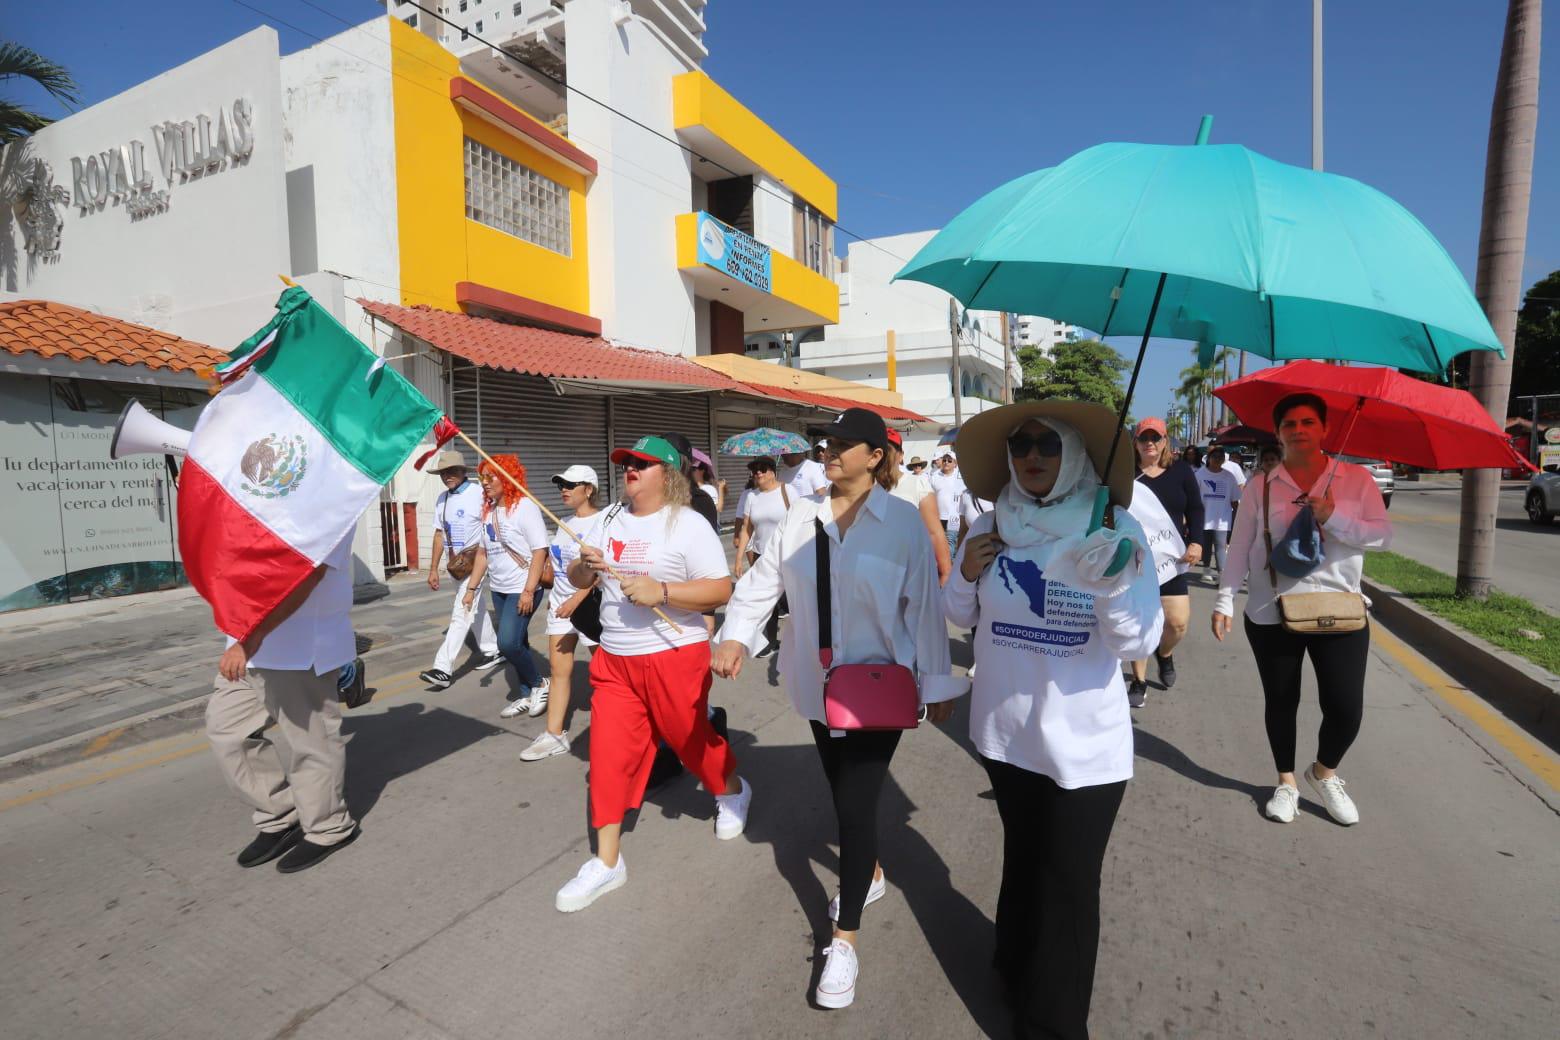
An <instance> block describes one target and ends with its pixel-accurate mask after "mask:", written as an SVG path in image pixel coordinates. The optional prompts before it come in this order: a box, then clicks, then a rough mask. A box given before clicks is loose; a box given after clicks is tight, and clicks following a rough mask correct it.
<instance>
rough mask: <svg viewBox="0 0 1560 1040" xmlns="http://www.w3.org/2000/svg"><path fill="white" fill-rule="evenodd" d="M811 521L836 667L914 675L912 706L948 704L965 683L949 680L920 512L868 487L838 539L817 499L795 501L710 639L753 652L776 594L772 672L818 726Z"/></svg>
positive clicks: (829, 512) (819, 671)
mask: <svg viewBox="0 0 1560 1040" xmlns="http://www.w3.org/2000/svg"><path fill="white" fill-rule="evenodd" d="M815 518H821V519H822V520H823V521H824V524H823V530H824V535H825V537H827V538H828V539H829V593H830V598H831V604H830V627H831V629H832V633H833V637H834V638H833V642H834V647H833V649H834V663H835V664H901V665H904V666H905V667H907V668H909V669H910V670H911V671H912V672H914V673H915V675H916V678H917V679H918V680H919V684H920V689H921V703H923V704H933V703H936V702H939V701H945V700H951V699H952V698H954V697H958V696H960V695H961V694H963V693H964V692H965V690H967V689H968V687H969V680H967V679H965V678H963V677H955V676H953V675H951V674H949V673H950V672H951V670H952V666H951V663H950V661H949V658H948V626H947V623H946V622H945V621H944V620H943V613H942V596H941V592H940V590H939V589H938V586H937V566H936V563H935V561H934V559H933V557H932V546H931V542H930V541H929V540H928V539H927V537H926V525H925V524H923V523H922V522H921V516H920V513H919V512H918V511H917V510H916V508H915V507H914V506H912V505H910V503H908V502H905V501H904V500H902V499H899V498H895V497H894V496H893V495H890V494H889V493H888V492H887V491H884V490H883V489H882V487H880V486H878V485H873V488H872V490H871V492H870V493H869V494H868V495H867V500H866V502H864V503H863V504H862V506H861V509H860V510H858V511H857V514H856V519H855V520H854V521H853V522H852V523H851V525H850V528H849V530H847V531H846V533H845V536H844V537H843V538H841V536H840V530H839V527H838V526H837V525H836V524H835V521H834V511H833V508H832V506H831V504H830V502H829V499H828V496H827V495H826V494H817V495H808V496H806V497H805V498H802V499H799V500H798V501H797V502H796V503H795V504H794V505H793V506H792V507H791V511H790V512H789V513H787V514H786V517H785V519H784V520H782V521H780V526H779V528H777V529H776V531H775V534H774V536H773V537H772V538H770V540H769V544H768V545H767V546H766V547H765V549H764V554H763V555H762V556H760V557H759V559H758V562H757V563H755V564H754V565H753V566H752V567H751V568H750V569H749V570H748V572H747V573H746V574H744V575H743V576H742V580H741V581H739V582H737V587H736V591H735V592H733V593H732V596H731V602H730V603H728V604H727V605H726V623H725V625H724V626H723V627H722V628H721V630H720V632H719V634H717V635H716V637H715V639H716V642H717V643H720V642H725V641H726V640H736V641H737V642H739V643H742V644H744V645H745V646H747V648H748V650H749V651H750V652H752V653H757V652H758V650H760V649H761V648H762V647H763V645H764V642H765V640H764V634H763V629H764V623H765V621H767V620H768V618H769V614H770V612H771V611H772V610H774V608H775V604H776V603H778V602H779V600H780V594H781V592H784V593H785V596H786V599H787V601H788V602H789V604H790V609H791V614H790V617H789V618H788V619H787V620H786V623H785V628H784V631H783V632H782V634H781V642H780V660H779V665H780V674H781V675H782V676H783V677H784V679H785V688H786V692H787V693H788V694H790V697H791V703H792V705H794V706H795V708H796V710H797V712H798V714H800V715H801V716H802V717H803V718H806V719H811V720H813V721H815V722H824V721H826V720H825V717H824V709H823V678H824V677H823V665H822V663H821V662H820V661H819V660H818V573H817V571H818V558H817V544H816V543H817V533H816V532H817V528H816V527H815V526H814V524H813V520H814V519H815Z"/></svg>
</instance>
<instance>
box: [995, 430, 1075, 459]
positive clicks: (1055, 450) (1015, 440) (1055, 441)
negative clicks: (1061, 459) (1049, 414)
mask: <svg viewBox="0 0 1560 1040" xmlns="http://www.w3.org/2000/svg"><path fill="white" fill-rule="evenodd" d="M1007 443H1008V454H1009V455H1011V456H1013V457H1014V458H1015V459H1021V458H1023V457H1025V456H1026V455H1028V454H1029V453H1030V452H1031V451H1034V450H1036V449H1039V451H1040V455H1041V457H1042V458H1047V459H1054V458H1056V456H1058V455H1060V454H1061V453H1062V438H1061V435H1060V434H1058V433H1057V432H1056V431H1054V430H1047V431H1046V432H1045V433H1042V434H1041V435H1040V436H1038V437H1031V436H1029V434H1027V433H1015V434H1013V436H1011V437H1009V438H1008V439H1007Z"/></svg>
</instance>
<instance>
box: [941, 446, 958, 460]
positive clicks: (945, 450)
mask: <svg viewBox="0 0 1560 1040" xmlns="http://www.w3.org/2000/svg"><path fill="white" fill-rule="evenodd" d="M937 458H939V459H952V460H953V461H955V462H958V461H959V456H957V455H955V454H954V453H953V449H952V448H950V447H947V446H944V447H941V448H938V449H937Z"/></svg>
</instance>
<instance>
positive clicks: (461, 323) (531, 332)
mask: <svg viewBox="0 0 1560 1040" xmlns="http://www.w3.org/2000/svg"><path fill="white" fill-rule="evenodd" d="M358 303H359V304H361V305H362V307H363V309H364V310H366V311H368V312H369V313H370V314H372V315H374V316H376V317H379V318H383V319H384V320H385V321H388V322H389V323H390V324H392V325H395V326H396V327H398V328H401V329H404V330H405V331H407V332H409V333H411V334H412V335H413V336H416V337H417V338H418V339H421V340H426V341H427V342H429V343H431V344H433V345H434V346H435V347H438V348H439V349H440V350H447V351H449V352H450V353H451V354H458V355H460V356H461V357H463V358H466V359H467V360H469V361H475V362H476V363H477V364H479V365H486V366H487V367H488V368H502V369H507V370H509V371H511V372H524V373H526V374H528V375H533V376H542V377H544V378H548V379H600V380H602V381H604V382H613V383H679V384H682V385H683V386H696V387H704V388H707V389H709V390H731V391H736V392H738V393H747V392H748V388H747V387H746V386H744V385H743V384H741V383H738V382H737V381H736V380H734V379H731V378H730V377H729V376H725V375H722V374H721V373H719V372H712V371H710V370H709V369H707V368H704V367H702V366H699V365H695V364H694V363H693V362H691V361H689V360H687V359H686V358H684V357H682V356H681V355H678V354H666V353H663V352H661V351H659V350H640V349H637V348H634V347H622V346H618V345H617V344H614V343H609V342H608V341H607V340H604V339H602V338H601V337H599V336H577V335H574V334H572V333H568V332H557V331H554V330H552V329H539V328H535V327H533V326H530V325H511V324H508V323H507V322H502V321H494V320H492V319H491V318H477V317H473V316H472V315H469V314H456V313H454V312H452V311H441V310H436V309H434V308H432V307H426V306H419V307H398V306H396V305H395V304H392V303H378V302H375V301H372V300H359V301H358Z"/></svg>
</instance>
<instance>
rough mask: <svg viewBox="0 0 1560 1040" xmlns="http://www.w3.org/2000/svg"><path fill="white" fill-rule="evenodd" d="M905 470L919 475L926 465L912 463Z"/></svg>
mask: <svg viewBox="0 0 1560 1040" xmlns="http://www.w3.org/2000/svg"><path fill="white" fill-rule="evenodd" d="M906 468H907V469H909V470H910V472H911V473H919V472H921V471H922V470H923V469H925V468H926V463H924V462H912V463H910V465H909V466H907V467H906Z"/></svg>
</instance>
